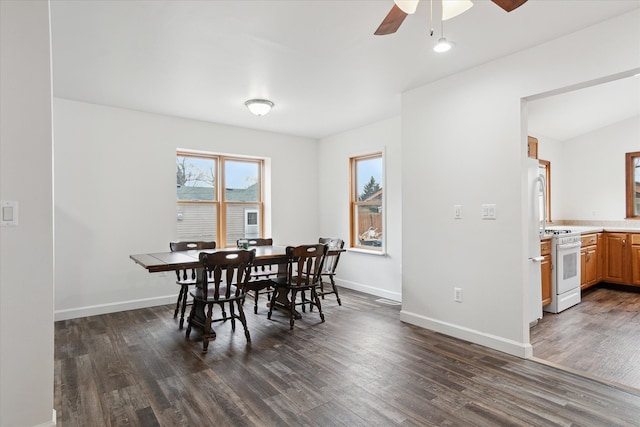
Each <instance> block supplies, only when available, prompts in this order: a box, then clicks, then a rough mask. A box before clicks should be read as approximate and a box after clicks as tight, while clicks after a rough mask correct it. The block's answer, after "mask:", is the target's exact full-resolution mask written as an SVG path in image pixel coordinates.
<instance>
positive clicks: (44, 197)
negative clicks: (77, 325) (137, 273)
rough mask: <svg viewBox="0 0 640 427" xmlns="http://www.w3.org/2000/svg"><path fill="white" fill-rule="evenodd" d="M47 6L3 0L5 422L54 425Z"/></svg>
mask: <svg viewBox="0 0 640 427" xmlns="http://www.w3.org/2000/svg"><path fill="white" fill-rule="evenodd" d="M48 7H49V4H48V2H44V1H37V2H36V1H30V2H25V1H4V0H3V1H0V95H1V96H0V123H2V126H1V127H0V199H2V200H13V201H17V202H18V203H19V217H18V226H17V227H2V228H0V425H2V426H7V427H9V426H11V427H17V426H34V425H41V426H45V425H55V417H54V416H52V414H53V286H54V282H53V266H54V261H53V258H54V256H53V195H52V190H53V188H52V183H51V178H52V139H51V67H50V53H49V52H50V49H49V46H50V41H49V9H48Z"/></svg>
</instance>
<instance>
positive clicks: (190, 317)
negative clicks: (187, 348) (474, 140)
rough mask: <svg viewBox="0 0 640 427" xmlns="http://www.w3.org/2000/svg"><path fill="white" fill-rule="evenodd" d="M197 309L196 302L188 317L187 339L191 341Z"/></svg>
mask: <svg viewBox="0 0 640 427" xmlns="http://www.w3.org/2000/svg"><path fill="white" fill-rule="evenodd" d="M195 308H196V304H195V302H194V303H193V305H192V306H191V312H190V313H189V317H187V334H186V338H187V339H189V335H191V321H192V319H194V317H193V316H194V315H195Z"/></svg>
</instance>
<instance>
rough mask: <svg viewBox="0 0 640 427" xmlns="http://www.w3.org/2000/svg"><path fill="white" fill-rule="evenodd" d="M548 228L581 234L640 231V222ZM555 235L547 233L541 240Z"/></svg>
mask: <svg viewBox="0 0 640 427" xmlns="http://www.w3.org/2000/svg"><path fill="white" fill-rule="evenodd" d="M546 228H547V230H572V231H577V232H578V233H580V234H589V233H600V232H602V231H609V232H611V233H640V224H638V227H627V226H600V225H570V224H567V225H551V226H547V227H546ZM551 237H553V235H545V236H543V237H541V239H540V240H547V239H551Z"/></svg>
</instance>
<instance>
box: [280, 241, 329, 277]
mask: <svg viewBox="0 0 640 427" xmlns="http://www.w3.org/2000/svg"><path fill="white" fill-rule="evenodd" d="M327 248H328V247H327V245H325V244H323V243H318V244H315V245H300V246H296V247H293V246H288V247H287V256H288V257H289V265H288V267H287V268H288V277H289V283H290V285H291V286H298V287H308V286H311V285H314V284H315V283H317V282H318V279H319V278H320V272H321V271H322V265H323V263H324V258H325V256H326V254H327Z"/></svg>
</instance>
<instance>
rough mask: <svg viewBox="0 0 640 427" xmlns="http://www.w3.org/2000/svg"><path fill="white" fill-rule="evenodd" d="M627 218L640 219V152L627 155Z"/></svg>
mask: <svg viewBox="0 0 640 427" xmlns="http://www.w3.org/2000/svg"><path fill="white" fill-rule="evenodd" d="M625 163H626V166H625V169H626V182H627V192H626V194H627V197H626V198H627V218H640V151H635V152H633V153H627V154H626V162H625Z"/></svg>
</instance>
